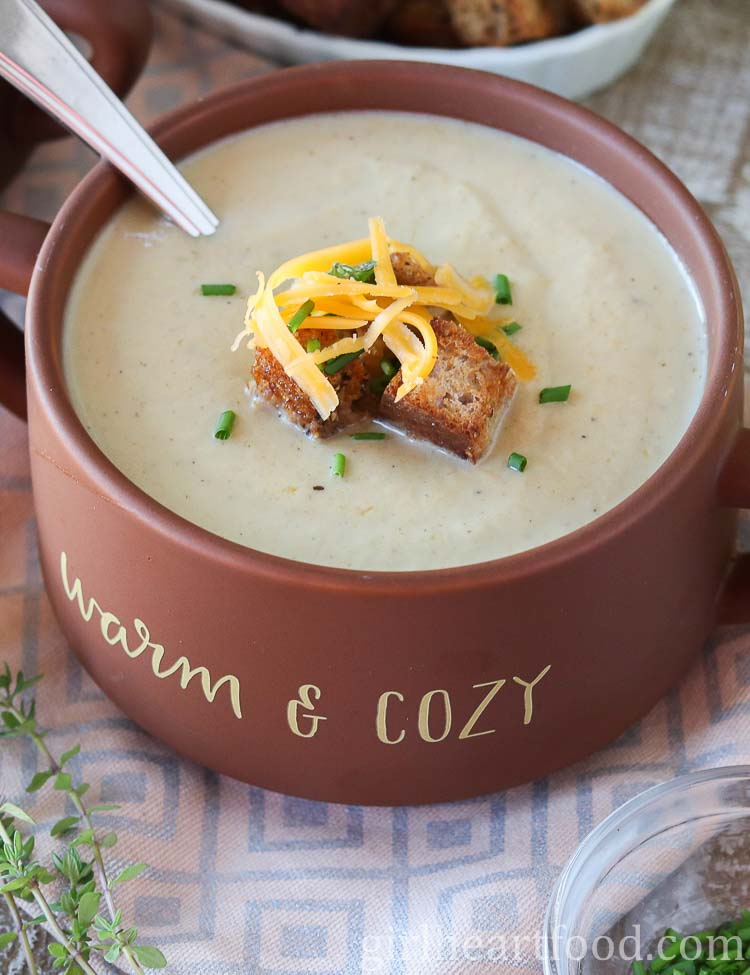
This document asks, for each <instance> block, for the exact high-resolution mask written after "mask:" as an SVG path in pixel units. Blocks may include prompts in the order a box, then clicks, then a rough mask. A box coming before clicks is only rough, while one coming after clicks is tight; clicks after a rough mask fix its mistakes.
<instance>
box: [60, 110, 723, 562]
mask: <svg viewBox="0 0 750 975" xmlns="http://www.w3.org/2000/svg"><path fill="white" fill-rule="evenodd" d="M182 169H183V171H184V172H185V174H186V175H187V177H188V178H189V179H190V180H191V182H192V183H193V184H194V185H195V186H196V188H197V189H198V191H199V192H200V193H201V194H202V195H203V197H204V198H205V199H206V201H207V202H208V204H209V205H210V206H211V207H212V208H213V210H214V211H215V212H216V213H217V214H218V215H219V216H220V218H221V226H220V227H219V229H218V231H217V233H216V234H215V235H214V236H213V237H210V238H202V239H199V240H193V239H191V238H189V237H188V236H187V235H186V234H184V233H183V232H182V231H180V230H178V229H177V228H176V227H174V226H172V225H170V224H169V223H168V222H167V221H165V220H164V219H163V218H161V217H159V215H158V214H156V213H155V211H154V210H153V209H152V208H151V207H150V206H149V205H147V204H146V203H144V202H143V201H141V200H139V199H133V200H132V201H131V202H128V203H127V204H126V205H125V206H124V207H123V208H122V209H121V210H120V211H119V212H118V213H117V215H116V216H115V217H114V219H113V220H112V221H111V223H110V224H109V225H108V226H107V227H106V229H105V230H104V231H103V233H102V234H101V236H100V238H99V239H98V241H97V242H96V244H95V246H94V247H93V248H92V249H91V252H90V253H89V255H88V257H87V258H86V260H85V262H84V265H83V267H82V269H81V271H80V274H79V277H78V279H77V281H76V283H75V286H74V288H73V292H72V295H71V298H70V300H69V303H68V308H67V313H66V322H65V348H64V355H65V369H66V376H67V380H68V384H69V389H70V393H71V396H72V399H73V403H74V406H75V409H76V411H77V413H78V415H79V417H80V418H81V420H82V422H83V423H84V425H85V427H86V429H87V430H88V431H89V433H90V434H91V436H92V437H93V439H94V440H95V441H96V443H97V444H98V445H99V446H100V448H101V449H102V450H103V452H104V453H105V454H106V455H107V456H108V457H109V458H110V460H111V461H112V462H113V463H114V464H115V466H116V467H118V468H119V469H120V470H121V471H122V472H123V473H124V474H125V475H126V476H127V477H128V478H129V479H130V480H131V481H133V482H134V483H135V484H137V485H138V486H139V487H141V488H142V489H143V490H144V491H145V492H146V493H147V494H149V495H151V496H152V497H154V498H155V499H157V500H158V501H159V502H161V503H162V504H163V505H165V506H166V507H167V508H170V509H172V510H173V511H175V512H177V513H178V514H180V515H182V516H183V517H185V518H187V519H188V520H189V521H192V522H195V523H196V524H198V525H201V526H203V527H204V528H207V529H208V530H209V531H211V532H214V533H216V534H217V535H222V536H224V537H226V538H229V539H232V540H234V541H236V542H239V543H241V544H244V545H248V546H251V547H253V548H257V549H260V550H261V551H264V552H270V553H272V554H275V555H280V556H285V557H287V558H291V559H299V560H303V561H307V562H312V563H316V564H320V565H328V566H339V567H345V568H355V569H361V570H382V569H385V570H406V569H432V568H447V567H450V566H456V565H465V564H469V563H475V562H482V561H485V560H488V559H494V558H498V557H501V556H505V555H510V554H512V553H514V552H519V551H522V550H524V549H529V548H531V547H533V546H536V545H540V544H541V543H543V542H547V541H549V540H551V539H554V538H557V537H559V536H561V535H564V534H565V533H567V532H570V531H571V530H573V529H575V528H578V527H579V526H581V525H583V524H585V523H587V522H589V521H591V520H592V519H594V518H596V517H597V516H598V515H600V514H602V513H603V512H605V511H607V510H608V509H609V508H612V507H613V506H614V505H615V504H617V503H618V502H619V501H621V500H622V499H623V498H625V497H626V496H627V495H628V494H630V493H631V492H632V491H633V490H635V489H636V488H637V487H638V486H639V485H640V484H642V483H643V481H645V480H646V479H647V478H648V477H649V475H651V474H652V473H653V472H654V471H655V470H656V468H657V467H658V466H659V465H660V464H661V463H662V462H663V461H664V460H665V458H666V457H667V456H668V454H669V453H670V452H671V451H672V449H673V448H674V446H675V445H676V444H677V441H678V440H679V439H680V437H681V435H682V434H683V432H684V431H685V429H686V427H687V425H688V423H689V421H690V419H691V417H692V415H693V414H694V412H695V410H696V407H697V405H698V402H699V400H700V397H701V394H702V391H703V386H704V381H705V369H706V331H705V325H704V322H703V320H702V314H701V309H700V307H699V305H698V303H697V300H696V297H695V292H694V289H693V287H692V285H691V283H690V281H689V279H688V278H687V276H686V273H685V271H684V269H683V268H682V266H681V265H680V263H679V261H678V259H677V257H676V255H675V254H674V253H673V251H672V250H671V249H670V247H669V246H668V245H667V243H666V241H665V240H664V239H663V238H662V237H661V235H660V234H659V233H658V232H657V230H656V229H655V228H654V227H653V226H652V225H651V224H650V223H649V222H648V220H647V219H646V218H645V217H644V216H643V215H642V214H641V213H640V212H639V211H638V210H637V209H636V208H635V207H634V206H632V205H631V204H630V203H629V202H628V201H627V200H625V199H624V198H623V197H621V196H620V195H619V194H618V193H616V192H615V191H614V190H612V189H611V188H610V187H609V186H607V185H606V184H605V183H604V182H602V181H601V180H600V179H599V178H597V177H596V176H594V175H592V174H591V173H589V172H588V171H586V170H584V169H582V168H580V167H579V166H577V165H575V164H574V163H572V162H571V161H570V160H568V159H566V158H564V157H562V156H559V155H557V154H554V153H552V152H550V151H548V150H546V149H543V148H541V147H539V146H536V145H534V144H532V143H529V142H526V141H524V140H521V139H518V138H515V137H512V136H509V135H505V134H502V133H498V132H495V131H493V130H490V129H486V128H483V127H481V126H476V125H470V124H467V123H462V122H456V121H452V120H447V119H439V118H436V117H431V116H417V115H407V114H398V113H380V112H377V113H345V114H337V115H328V116H316V117H314V118H307V119H299V120H291V121H285V122H281V123H277V124H274V125H269V126H265V127H262V128H258V129H254V130H252V131H248V132H246V133H244V134H242V135H239V136H236V137H233V138H231V139H228V140H226V141H224V142H221V143H218V144H216V145H214V146H211V147H210V148H209V149H207V150H204V151H203V152H201V153H199V154H197V155H195V156H194V157H191V158H190V159H189V160H187V161H186V162H185V164H184V165H183V166H182ZM370 215H380V216H382V217H384V219H385V222H386V226H387V227H388V230H389V232H390V234H391V235H392V236H393V237H394V238H396V239H398V240H402V241H408V242H409V243H411V244H413V245H414V246H416V247H418V248H419V249H420V250H422V251H423V252H424V253H425V254H426V255H427V256H428V257H429V258H430V259H431V260H432V261H434V262H435V263H442V262H451V263H452V264H453V265H454V266H455V267H457V268H458V269H459V270H461V271H464V272H465V273H466V274H467V275H471V274H476V273H480V274H484V275H486V276H488V277H490V278H491V277H492V276H493V275H494V274H495V273H497V272H503V273H505V274H507V275H508V276H509V277H510V279H511V281H512V283H513V306H512V309H511V310H512V314H513V317H514V318H515V320H516V321H518V322H519V323H521V324H522V326H523V328H522V331H520V332H518V333H517V334H516V335H514V337H513V341H515V342H517V343H518V345H519V346H520V347H521V348H522V349H523V350H524V352H525V353H526V354H527V356H528V357H529V358H530V359H531V360H532V361H533V362H534V363H535V364H536V367H537V377H536V379H535V380H533V381H531V382H527V383H521V384H520V386H519V390H518V392H517V394H516V397H515V400H514V402H513V404H512V406H511V409H510V412H509V414H508V416H507V417H506V420H505V423H504V425H503V427H502V430H501V432H500V435H499V437H498V440H497V442H496V444H495V447H494V449H493V451H492V452H491V454H490V455H489V456H488V457H487V458H486V459H485V460H484V461H483V462H482V463H481V464H479V465H478V466H476V467H474V466H472V465H471V464H468V463H466V462H462V461H459V460H457V459H455V458H453V457H451V456H449V455H447V454H445V453H442V452H440V451H437V450H435V449H434V448H431V447H429V446H424V445H420V444H415V443H413V442H411V441H409V440H407V439H405V438H403V437H399V436H398V435H395V434H394V435H391V436H389V437H388V438H387V439H386V440H383V441H376V442H372V441H370V442H368V441H364V442H361V441H360V442H358V441H353V440H352V439H351V438H350V437H349V436H348V435H347V434H345V433H344V434H339V435H337V436H336V437H334V438H332V439H330V440H325V441H313V440H309V439H307V438H306V437H305V436H304V435H303V434H302V433H301V432H300V431H299V430H297V429H295V428H293V427H292V426H291V425H289V424H288V423H285V422H282V421H281V420H279V419H278V418H277V416H276V414H275V413H274V412H273V411H272V410H271V409H270V408H268V407H265V406H257V407H255V406H252V405H251V402H250V399H249V398H248V396H247V392H246V389H245V387H246V384H247V380H248V377H249V371H250V370H249V357H250V355H251V353H249V352H247V351H245V350H244V348H243V349H241V350H240V351H238V352H235V353H232V352H231V351H230V346H231V344H232V341H233V339H234V337H235V335H236V334H237V333H238V332H239V331H240V329H241V328H242V320H243V315H244V309H245V302H246V299H247V296H248V294H250V293H252V292H254V291H255V288H256V280H255V274H254V272H255V270H256V269H262V270H263V271H265V272H266V273H269V272H270V271H271V270H273V268H274V267H276V266H277V265H279V264H280V263H281V262H282V261H284V260H285V259H286V258H288V257H291V256H294V255H296V254H300V253H302V252H304V251H307V250H313V249H317V248H320V247H325V246H328V245H331V244H336V243H339V242H341V241H344V240H350V239H355V238H359V237H362V236H365V235H366V233H367V218H368V216H370ZM204 282H233V283H235V284H237V286H238V291H237V295H236V296H234V297H230V298H227V297H202V296H201V293H200V285H201V283H204ZM567 383H571V384H572V386H573V391H572V394H571V397H570V399H569V401H568V402H566V403H554V404H546V405H540V404H539V401H538V400H539V391H540V388H542V387H545V386H557V385H562V384H567ZM226 409H232V410H234V411H236V413H237V421H236V423H235V426H234V431H233V433H232V436H231V438H230V439H229V440H226V441H219V440H216V439H214V438H213V436H212V434H213V428H214V424H215V422H216V420H217V417H218V416H219V414H220V413H221V412H222V411H223V410H226ZM337 451H340V452H343V453H344V454H346V457H347V469H346V476H345V477H344V478H338V477H332V476H331V473H330V468H331V461H332V458H333V455H334V453H335V452H337ZM512 451H516V452H519V453H522V454H524V455H525V456H526V457H527V458H528V467H527V468H526V470H525V472H523V473H518V472H516V471H513V470H510V469H508V467H507V459H508V455H509V454H510V453H511V452H512ZM321 486H322V487H323V488H324V490H320V487H321Z"/></svg>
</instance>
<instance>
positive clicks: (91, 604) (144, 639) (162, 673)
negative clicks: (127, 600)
mask: <svg viewBox="0 0 750 975" xmlns="http://www.w3.org/2000/svg"><path fill="white" fill-rule="evenodd" d="M60 575H61V576H62V582H63V588H64V589H65V595H66V596H67V597H68V599H69V600H70V601H71V602H72V603H76V605H77V606H78V611H79V612H80V614H81V618H82V619H83V620H84V621H85V622H86V623H90V622H91V621H92V620H93V619H94V616H95V614H96V616H97V617H98V621H99V631H100V633H101V636H102V639H103V640H104V642H105V643H107V644H108V645H109V646H110V647H115V646H118V645H119V646H120V648H121V649H122V650H124V651H125V653H126V654H127V655H128V657H130V658H131V660H136V659H137V658H138V657H140V656H141V654H143V653H145V652H146V651H149V652H150V654H151V672H152V673H153V675H154V677H157V678H158V679H159V680H165V679H166V678H167V677H172V675H173V674H177V673H179V675H180V688H181V689H182V690H183V691H184V690H185V689H186V688H187V687H188V686H189V684H190V682H191V681H192V680H193V678H195V677H199V678H200V685H201V691H202V692H203V696H204V697H205V698H206V700H207V701H208V702H209V704H213V703H214V700H215V698H216V695H217V694H218V693H219V690H220V689H221V688H222V687H223V686H224V684H227V685H228V687H229V701H230V704H231V707H232V711H233V712H234V715H235V717H236V718H242V708H241V706H240V682H239V680H238V678H237V677H235V676H234V675H233V674H226V675H225V676H224V677H220V678H219V679H218V680H217V681H215V682H214V681H212V678H211V673H210V671H209V670H208V668H207V667H203V666H198V667H193V665H192V664H191V663H190V661H189V660H188V659H187V657H178V658H177V660H175V662H174V663H173V664H171V665H170V666H166V667H163V666H162V664H163V662H164V656H165V653H166V651H165V649H164V647H163V646H162V644H161V643H155V642H153V641H152V639H151V633H150V631H149V628H148V627H147V626H146V624H145V623H144V622H143V620H141V619H138V617H136V618H135V619H134V620H133V626H132V629H133V630H134V631H135V635H136V636H137V638H138V641H139V642H138V645H137V646H136V645H135V644H134V643H133V646H131V642H132V641H133V638H132V635H129V631H128V627H127V626H126V625H125V624H124V623H122V622H121V621H120V618H119V617H118V616H116V615H115V614H114V613H111V612H109V610H105V609H102V607H101V606H100V605H99V603H98V602H97V601H96V599H94V597H93V596H89V597H88V599H87V598H86V597H85V596H84V594H83V584H82V583H81V580H80V579H79V578H78V577H77V576H76V578H75V579H74V580H73V583H72V584H71V583H70V580H69V578H68V556H67V555H66V553H65V552H61V553H60Z"/></svg>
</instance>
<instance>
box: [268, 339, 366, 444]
mask: <svg viewBox="0 0 750 975" xmlns="http://www.w3.org/2000/svg"><path fill="white" fill-rule="evenodd" d="M296 338H297V340H298V341H299V343H300V345H302V346H305V345H306V344H307V342H308V341H309V340H310V339H314V338H317V339H320V342H321V345H322V346H323V347H325V346H326V345H332V344H333V342H335V341H336V339H338V338H341V334H340V333H339V332H335V331H333V330H331V329H312V328H304V329H300V330H299V331H298V332H297V334H296ZM362 358H363V357H360V358H358V359H354V360H353V361H352V362H350V363H349V364H348V365H347V366H345V367H344V368H343V369H342V370H341V371H340V372H337V373H334V375H333V376H329V377H328V379H329V381H330V383H331V385H332V386H333V388H334V389H335V390H336V392H337V393H338V397H339V405H338V407H337V408H336V410H335V411H334V412H333V413H331V415H330V416H329V417H328V419H327V420H322V419H321V418H320V416H319V415H318V411H317V410H316V409H315V407H314V406H313V404H312V403H311V402H310V399H309V397H308V396H307V395H306V393H304V392H303V391H302V390H301V389H300V387H299V386H298V385H297V383H295V381H294V380H293V379H292V378H291V377H290V376H287V374H286V373H285V372H284V367H283V366H282V365H281V363H280V362H279V361H278V359H276V357H275V356H274V355H273V354H272V353H271V352H270V351H269V350H268V349H257V350H256V352H255V361H254V363H253V379H254V380H255V390H256V395H257V396H258V397H259V398H260V399H262V400H264V401H265V402H266V403H269V404H270V405H271V406H273V407H275V408H276V409H277V410H279V412H281V413H283V414H284V415H285V416H286V417H287V419H289V420H291V422H292V423H294V424H296V426H298V427H300V428H301V429H302V430H304V431H305V433H308V434H309V435H310V436H312V437H320V438H323V437H330V436H331V435H332V434H334V433H336V431H337V430H340V429H342V428H343V427H346V426H349V425H350V424H351V423H355V422H357V421H360V420H362V418H363V415H364V406H363V404H364V402H365V397H366V395H367V382H368V378H369V374H368V371H367V369H366V367H365V364H364V363H363V361H362ZM359 406H363V409H362V410H361V411H359V410H357V407H359Z"/></svg>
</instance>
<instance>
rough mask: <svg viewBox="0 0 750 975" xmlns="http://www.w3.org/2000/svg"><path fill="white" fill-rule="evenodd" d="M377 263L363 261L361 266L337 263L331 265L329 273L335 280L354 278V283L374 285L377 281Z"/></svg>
mask: <svg viewBox="0 0 750 975" xmlns="http://www.w3.org/2000/svg"><path fill="white" fill-rule="evenodd" d="M377 263H378V262H377V261H362V263H361V264H342V263H341V262H340V261H336V262H335V264H332V265H331V270H330V271H329V272H328V273H329V274H332V275H333V276H334V278H352V279H353V280H354V281H363V282H364V283H365V284H372V283H373V281H374V280H375V267H376V265H377Z"/></svg>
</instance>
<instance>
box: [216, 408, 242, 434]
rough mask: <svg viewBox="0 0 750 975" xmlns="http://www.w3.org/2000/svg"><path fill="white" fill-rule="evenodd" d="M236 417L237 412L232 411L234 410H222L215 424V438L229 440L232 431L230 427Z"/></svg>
mask: <svg viewBox="0 0 750 975" xmlns="http://www.w3.org/2000/svg"><path fill="white" fill-rule="evenodd" d="M236 419H237V414H236V413H235V412H234V410H224V412H223V413H222V414H221V416H220V417H219V422H218V423H217V424H216V429H215V430H214V437H216V439H217V440H229V436H230V434H231V433H232V427H233V426H234V421H235V420H236Z"/></svg>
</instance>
